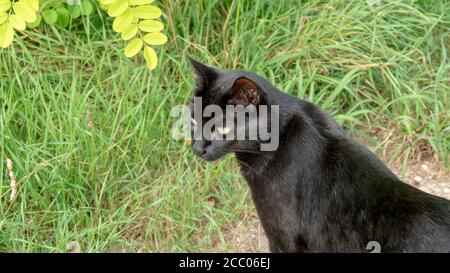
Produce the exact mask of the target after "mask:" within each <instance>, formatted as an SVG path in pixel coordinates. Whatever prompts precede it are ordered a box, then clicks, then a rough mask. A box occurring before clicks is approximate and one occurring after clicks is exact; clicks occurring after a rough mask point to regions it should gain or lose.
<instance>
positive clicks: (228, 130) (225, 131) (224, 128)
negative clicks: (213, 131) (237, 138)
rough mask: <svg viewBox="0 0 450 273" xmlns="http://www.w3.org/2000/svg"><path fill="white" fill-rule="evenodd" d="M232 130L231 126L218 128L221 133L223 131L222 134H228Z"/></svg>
mask: <svg viewBox="0 0 450 273" xmlns="http://www.w3.org/2000/svg"><path fill="white" fill-rule="evenodd" d="M230 130H231V129H230V127H218V128H217V131H218V132H219V133H221V134H222V135H226V134H228V133H229V132H230Z"/></svg>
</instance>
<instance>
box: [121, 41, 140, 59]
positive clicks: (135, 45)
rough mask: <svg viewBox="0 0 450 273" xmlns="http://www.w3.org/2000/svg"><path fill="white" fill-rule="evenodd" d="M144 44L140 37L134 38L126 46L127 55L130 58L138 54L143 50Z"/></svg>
mask: <svg viewBox="0 0 450 273" xmlns="http://www.w3.org/2000/svg"><path fill="white" fill-rule="evenodd" d="M143 44H144V43H143V42H142V40H141V39H140V38H134V39H133V40H131V41H130V42H129V43H128V45H127V46H126V47H125V56H127V57H128V58H131V57H133V56H134V55H136V54H138V53H139V51H141V48H142V45H143Z"/></svg>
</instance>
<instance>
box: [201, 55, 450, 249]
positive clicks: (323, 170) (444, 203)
mask: <svg viewBox="0 0 450 273" xmlns="http://www.w3.org/2000/svg"><path fill="white" fill-rule="evenodd" d="M200 65H201V64H199V63H195V62H194V66H195V67H196V69H197V72H198V74H200V77H202V75H203V76H204V77H205V78H204V79H203V80H205V79H206V82H203V83H202V84H200V86H199V87H198V89H201V88H210V89H214V88H217V86H218V85H220V88H221V89H224V90H228V89H230V90H231V89H236V82H237V81H236V79H240V78H241V79H242V78H245V79H248V80H249V82H250V83H246V84H247V85H243V87H242V86H238V87H239V88H238V90H241V92H246V91H245V89H252V88H253V89H257V90H258V92H259V95H260V96H261V99H259V95H258V103H261V104H267V105H279V109H280V126H279V127H280V135H279V138H280V142H279V146H278V149H276V150H275V151H270V152H260V151H256V149H255V143H250V142H246V143H245V145H247V146H248V150H246V149H243V147H244V144H242V143H233V144H230V143H228V144H226V145H227V147H229V148H228V149H223V150H225V151H227V152H229V151H233V149H234V150H235V154H236V158H237V160H238V162H239V165H240V167H241V171H242V174H243V176H244V177H245V179H246V181H247V183H248V185H249V186H250V189H251V193H252V197H253V201H254V203H255V207H256V209H257V212H258V216H259V218H260V220H261V223H262V225H263V228H264V230H265V232H266V235H267V237H268V240H269V246H270V250H271V251H272V252H367V250H366V246H367V244H368V243H369V242H370V241H376V242H378V243H379V244H380V246H381V251H382V252H450V201H448V200H446V199H443V198H440V197H437V196H433V195H430V194H427V193H425V192H422V191H420V190H418V189H416V188H414V187H412V186H410V185H408V184H406V183H404V182H402V181H400V180H399V179H398V178H397V177H396V176H395V175H394V174H393V173H392V172H391V171H390V170H389V169H388V168H387V167H386V166H385V165H384V163H383V162H382V161H381V160H379V159H378V158H377V157H376V156H375V155H374V154H373V153H372V152H371V151H369V150H368V149H367V148H365V147H363V146H362V145H360V144H358V143H357V142H356V141H354V140H353V139H351V138H350V137H349V136H348V135H347V134H346V132H345V131H344V130H343V129H342V128H341V127H340V126H339V125H338V124H337V123H336V122H335V121H334V120H333V118H332V117H331V116H330V115H328V114H327V113H325V112H324V111H323V110H321V109H320V108H319V107H317V106H315V105H313V104H312V103H309V102H306V101H302V100H299V99H297V98H295V97H292V96H289V95H287V94H285V93H283V92H280V91H279V90H277V89H276V88H275V87H273V86H271V85H270V84H269V83H268V82H267V81H265V80H263V79H262V78H259V77H257V76H255V75H252V74H249V73H246V72H229V73H224V74H222V73H223V72H219V71H218V70H214V71H213V72H214V73H215V74H219V75H215V76H214V77H212V78H211V75H209V76H208V75H206V74H207V73H206V72H205V70H204V69H211V68H209V67H206V66H205V67H200ZM214 73H213V74H214ZM208 77H210V79H207V78H208ZM233 81H234V85H230V86H227V84H229V82H233ZM252 83H253V84H254V85H252ZM208 86H209V87H208ZM248 86H250V87H248ZM212 87H214V88H212ZM251 91H252V90H251ZM253 91H254V90H253ZM196 93H197V94H199V93H202V92H199V90H197V92H196ZM225 93H226V92H225ZM209 95H210V94H208V93H207V92H203V94H202V96H209ZM216 95H217V94H216ZM242 97H243V96H242V95H241V97H239V99H240V100H242ZM244 97H245V96H244ZM254 97H255V96H254V95H253V97H252V98H251V100H250V101H254ZM227 99H228V101H229V100H230V99H229V98H228V97H227ZM208 103H211V100H209V102H208ZM217 103H218V104H220V103H219V101H217ZM195 145H200V147H203V148H201V149H203V150H202V152H200V153H199V152H198V151H197V154H199V155H200V156H202V157H203V155H204V154H205V153H209V152H211V153H219V154H224V153H223V152H222V151H221V149H222V148H221V146H220V145H222V144H217V145H218V147H214V146H215V145H216V144H215V143H212V145H211V142H210V143H209V144H207V143H206V144H205V143H201V142H200V144H199V143H198V142H197V144H195V143H194V147H195ZM208 145H209V146H208ZM210 146H212V147H210ZM230 147H231V148H230ZM208 149H210V150H208ZM194 150H195V148H194ZM209 158H214V159H216V158H215V157H209Z"/></svg>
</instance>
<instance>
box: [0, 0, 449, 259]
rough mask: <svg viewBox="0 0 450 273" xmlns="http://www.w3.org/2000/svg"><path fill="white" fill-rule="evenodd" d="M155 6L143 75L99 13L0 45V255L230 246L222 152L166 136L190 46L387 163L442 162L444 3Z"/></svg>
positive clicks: (228, 182) (228, 167) (243, 199)
mask: <svg viewBox="0 0 450 273" xmlns="http://www.w3.org/2000/svg"><path fill="white" fill-rule="evenodd" d="M158 4H159V5H160V6H161V8H162V9H163V10H164V11H165V18H164V21H165V25H166V26H167V29H166V30H165V31H166V34H167V35H168V36H169V39H170V42H169V44H168V45H166V46H164V47H163V48H160V49H159V50H158V55H159V57H160V64H159V67H158V68H157V69H156V70H155V71H153V72H152V73H149V72H148V71H147V69H146V67H145V64H144V62H143V60H142V58H135V59H133V60H129V59H127V58H126V57H124V56H123V53H122V50H123V44H122V43H121V42H120V39H117V37H118V36H117V35H116V34H114V33H113V32H112V31H111V30H110V24H111V22H110V21H109V19H106V18H105V17H103V16H101V15H99V16H97V17H90V18H83V20H82V21H81V22H73V24H72V25H71V27H70V30H69V31H68V30H62V29H59V28H54V27H46V28H44V29H40V30H39V31H35V32H27V33H26V34H23V35H20V36H19V37H16V38H17V39H16V42H15V44H14V46H13V47H12V48H10V49H5V50H2V51H0V60H1V64H0V74H1V81H0V90H1V92H0V107H1V108H0V162H1V164H0V251H14V252H17V251H46V252H47V251H48V252H60V251H67V244H68V242H70V241H77V242H79V243H80V245H81V250H82V251H89V252H96V251H227V250H229V249H230V242H229V240H228V237H227V234H228V232H229V230H230V229H232V228H233V226H235V225H237V224H238V223H239V222H240V221H242V220H243V219H246V218H248V215H250V214H252V211H253V207H252V204H251V202H250V198H249V193H248V189H247V187H246V185H245V183H244V182H243V180H242V179H241V178H240V175H239V172H238V169H237V167H236V165H235V163H234V161H233V158H232V156H228V157H227V158H226V159H225V160H223V161H220V162H218V163H214V164H207V163H204V162H201V161H199V160H197V159H196V158H195V157H194V156H193V155H192V153H191V152H190V149H189V147H188V146H187V145H186V144H185V143H182V142H177V141H174V140H172V139H171V138H170V128H171V126H172V124H173V122H174V120H173V118H171V117H170V115H169V112H170V109H171V107H173V106H174V105H177V104H182V103H185V102H186V101H187V100H188V99H189V97H190V95H191V90H192V87H193V79H192V73H191V67H190V66H189V64H188V62H187V58H186V56H187V55H188V54H190V55H192V56H195V57H196V58H198V59H200V60H202V61H204V62H206V63H208V64H211V65H216V66H219V67H221V68H223V69H233V68H239V69H247V70H251V71H254V72H256V73H258V74H261V75H262V76H265V77H267V78H268V79H269V80H271V81H272V82H273V83H274V84H275V85H276V86H277V87H279V88H280V89H282V90H285V91H286V92H289V93H291V94H293V95H296V96H298V97H301V98H304V99H307V100H311V101H313V102H315V103H317V104H318V105H320V106H321V107H323V108H325V109H326V110H328V111H330V112H331V113H332V114H333V115H334V116H335V117H336V118H337V120H338V121H339V122H340V123H341V124H342V125H343V126H345V127H346V128H348V129H349V130H350V133H352V134H353V135H355V136H358V137H364V138H374V139H377V141H376V143H378V146H376V147H374V148H375V149H376V151H378V152H381V151H382V150H383V149H384V148H385V147H386V145H387V144H388V143H393V144H392V145H391V146H389V147H392V148H389V150H388V151H387V154H388V155H390V158H393V159H396V158H400V159H402V160H403V159H405V160H404V162H407V160H409V159H411V158H418V157H419V156H420V155H435V156H436V157H438V158H440V160H442V161H443V162H446V163H447V164H448V154H449V150H450V137H449V135H450V125H449V124H450V123H449V121H450V115H449V110H448V109H450V101H449V95H450V94H449V83H450V73H449V68H450V65H449V60H448V50H449V45H450V41H449V31H450V12H449V8H450V4H449V2H448V1H445V0H442V1H429V2H428V1H382V5H380V6H373V7H371V6H369V5H368V4H367V3H366V1H360V0H354V1H344V0H340V1H318V0H311V1H303V3H300V2H299V1H285V2H284V3H283V4H281V3H279V2H277V1H270V0H266V1H219V0H216V1H214V0H212V1H193V0H191V1H168V0H167V1H159V3H158ZM101 21H105V22H104V24H100V23H99V22H101ZM374 142H375V141H374ZM7 158H9V159H11V160H12V161H13V162H14V165H13V167H14V173H15V175H16V180H17V190H18V192H17V197H16V199H15V200H14V201H13V202H10V201H9V195H10V190H11V189H10V180H9V176H8V170H7V168H6V159H7Z"/></svg>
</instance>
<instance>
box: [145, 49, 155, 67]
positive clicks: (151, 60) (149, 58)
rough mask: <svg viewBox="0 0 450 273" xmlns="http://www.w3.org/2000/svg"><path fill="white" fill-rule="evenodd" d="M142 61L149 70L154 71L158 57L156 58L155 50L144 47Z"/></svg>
mask: <svg viewBox="0 0 450 273" xmlns="http://www.w3.org/2000/svg"><path fill="white" fill-rule="evenodd" d="M144 59H145V62H146V63H147V67H148V69H150V70H153V69H155V67H156V65H157V64H158V57H157V56H156V53H155V50H154V49H153V48H151V47H149V46H145V47H144Z"/></svg>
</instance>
